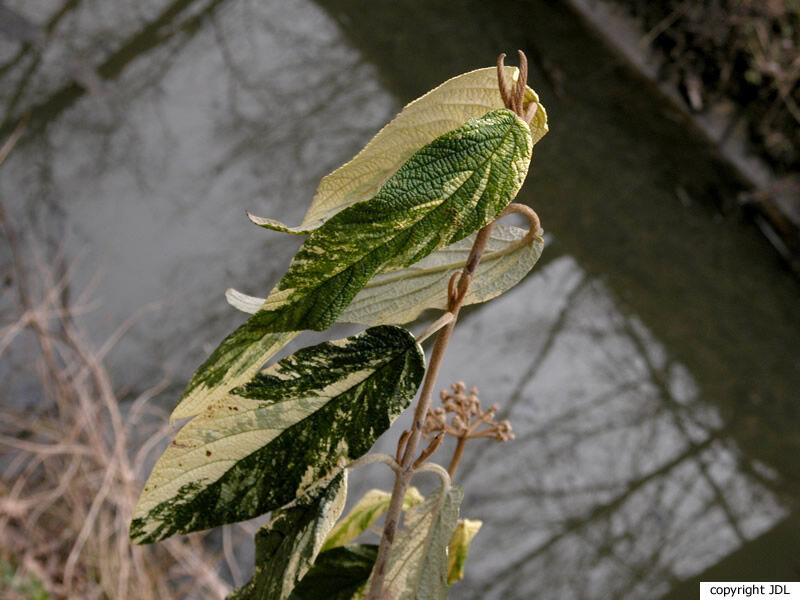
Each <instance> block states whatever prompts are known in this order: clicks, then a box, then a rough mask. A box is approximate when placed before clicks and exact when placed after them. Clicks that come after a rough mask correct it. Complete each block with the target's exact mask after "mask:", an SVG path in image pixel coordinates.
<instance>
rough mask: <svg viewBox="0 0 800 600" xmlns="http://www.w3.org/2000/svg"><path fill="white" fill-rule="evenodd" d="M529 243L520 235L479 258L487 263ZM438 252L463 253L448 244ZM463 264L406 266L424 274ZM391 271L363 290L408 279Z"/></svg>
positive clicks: (416, 273) (375, 279)
mask: <svg viewBox="0 0 800 600" xmlns="http://www.w3.org/2000/svg"><path fill="white" fill-rule="evenodd" d="M454 243H455V242H454ZM529 243H533V242H526V241H525V238H524V237H521V238H519V239H516V240H513V241H512V242H511V243H510V244H509V245H508V246H506V247H505V248H501V249H500V250H495V251H494V252H487V253H485V254H484V255H483V258H482V259H481V262H484V263H488V262H489V261H492V260H495V259H497V258H502V257H503V256H505V255H507V254H511V253H512V252H514V251H515V250H517V249H518V248H521V247H522V246H526V245H528V244H529ZM439 252H440V253H442V254H445V253H447V254H463V252H464V251H463V250H458V249H454V248H451V247H450V246H446V247H445V248H442V249H441V250H439ZM463 265H464V263H463V261H453V262H450V263H446V264H442V265H437V266H435V267H426V268H414V267H413V266H411V267H408V268H409V269H413V270H414V273H415V275H426V274H433V273H440V272H442V271H449V270H450V269H455V268H457V267H460V266H463ZM402 270H403V267H397V268H396V269H392V271H402ZM392 271H388V272H387V276H386V277H381V276H380V275H378V276H377V277H375V278H374V279H373V280H372V281H370V282H369V283H368V284H367V285H365V286H364V289H365V290H369V289H372V288H375V287H378V286H380V285H385V284H387V283H394V282H395V281H402V280H403V279H408V274H404V273H397V274H396V275H393V276H391V277H390V276H389V274H390V273H391V272H392ZM420 289H425V288H420Z"/></svg>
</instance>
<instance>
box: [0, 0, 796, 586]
mask: <svg viewBox="0 0 800 600" xmlns="http://www.w3.org/2000/svg"><path fill="white" fill-rule="evenodd" d="M6 6H7V10H11V11H13V12H14V14H15V15H17V16H19V17H22V19H23V20H21V21H14V20H13V19H12V20H11V21H6V22H7V23H10V25H9V26H7V27H4V28H3V29H2V35H3V37H0V102H2V103H3V105H4V108H5V110H4V111H3V114H4V115H6V117H5V124H4V125H3V131H4V132H5V135H8V132H9V131H10V128H12V127H13V126H15V125H16V123H17V121H18V119H19V118H21V117H22V116H23V115H25V114H27V115H29V117H28V119H29V120H28V124H27V130H26V135H25V137H24V138H23V141H22V142H21V144H20V146H18V148H17V149H16V150H15V151H14V153H13V154H12V155H11V157H10V158H9V160H8V161H7V162H6V164H4V165H3V167H2V168H1V169H0V197H2V201H3V204H4V206H5V208H6V211H7V212H8V213H9V214H10V215H11V218H12V220H13V222H14V224H15V227H16V228H17V229H18V230H19V231H20V232H23V237H24V242H25V245H26V248H27V254H26V256H28V257H29V260H30V262H31V263H32V262H33V258H34V256H39V257H41V260H42V261H43V262H51V263H52V261H53V257H55V256H58V255H62V256H65V257H66V262H67V263H69V264H72V265H76V266H75V267H74V268H75V271H74V273H73V275H72V278H71V280H70V286H69V288H68V290H67V292H66V293H68V294H69V295H70V297H71V298H73V299H74V300H75V301H76V302H78V301H82V300H81V294H83V293H84V292H85V291H86V290H87V289H88V290H89V291H90V293H89V296H88V297H90V298H92V299H94V301H95V306H94V308H93V310H91V311H89V312H87V313H86V314H85V315H84V316H82V317H81V321H82V323H83V324H84V325H85V326H86V327H87V328H88V329H89V331H90V333H91V335H92V336H93V339H94V340H95V342H96V343H97V344H98V345H99V344H101V343H102V342H103V340H105V339H106V338H107V336H108V335H110V334H111V333H112V332H113V331H115V330H116V329H117V328H118V327H119V326H120V325H121V324H122V323H123V322H125V321H126V320H127V319H129V318H130V317H131V316H132V315H138V316H137V318H136V319H135V320H134V321H133V324H132V325H131V327H130V330H129V331H128V333H127V334H126V336H125V337H123V338H122V340H121V341H119V342H118V343H117V344H116V346H115V347H114V349H113V350H112V351H111V352H110V354H109V355H108V362H109V364H110V365H111V368H112V370H113V373H114V377H115V381H116V382H117V384H118V385H119V386H120V387H121V388H123V389H125V388H127V389H130V390H133V391H136V390H141V389H143V388H146V387H149V386H150V385H152V384H153V383H155V382H156V381H158V380H160V379H161V378H162V377H164V376H167V377H168V378H170V380H171V381H173V382H174V385H173V386H172V389H171V390H170V392H169V393H168V394H165V395H164V396H163V397H161V398H160V399H159V401H160V402H162V403H164V404H165V405H170V404H171V403H173V402H174V401H175V398H176V397H177V394H178V393H179V391H180V387H181V386H182V383H183V382H184V381H185V380H186V379H187V378H188V377H189V375H190V374H191V372H192V371H193V370H194V368H195V367H196V365H197V364H199V362H200V361H201V360H202V359H203V357H204V356H205V355H206V354H207V352H209V351H210V350H211V349H213V347H214V345H215V344H216V343H217V342H218V341H219V340H220V339H221V337H222V336H224V335H225V333H227V332H228V331H229V330H231V329H232V328H233V327H235V326H236V325H237V324H238V323H239V322H241V320H242V319H243V317H242V316H241V315H238V314H236V312H235V311H234V310H233V309H231V308H230V307H228V306H227V305H226V304H225V301H224V297H223V292H224V290H225V288H227V287H229V286H233V287H236V288H238V289H241V290H243V291H245V292H248V293H253V294H261V295H265V294H266V292H267V291H268V290H269V289H270V288H271V286H272V284H273V283H274V281H275V280H276V279H277V278H278V277H279V276H280V274H281V273H282V272H283V271H284V270H285V268H286V266H287V265H288V261H289V260H290V258H291V256H292V255H293V253H294V251H295V250H296V248H297V246H298V244H299V240H297V239H295V238H290V237H286V236H282V235H280V234H277V233H272V232H266V231H264V230H261V229H259V228H257V227H255V226H253V225H250V224H249V223H248V222H247V220H246V219H245V217H244V212H245V210H251V211H253V212H255V213H257V214H262V215H265V216H273V217H277V218H280V219H281V220H283V221H285V222H288V223H296V222H299V221H300V219H301V217H302V215H303V213H304V211H305V208H306V206H307V204H308V202H309V201H310V198H311V196H312V195H313V191H314V188H315V187H316V183H317V182H318V181H319V178H320V177H321V176H323V175H324V174H326V173H327V172H329V171H330V170H332V169H334V168H335V167H337V166H338V165H339V164H341V163H343V162H344V161H346V160H347V159H349V158H350V157H351V156H352V155H353V154H354V153H355V152H356V151H357V150H358V149H359V148H360V147H361V146H362V145H363V144H364V143H365V142H366V141H367V140H368V139H369V138H370V136H371V135H373V134H374V132H375V131H377V129H379V128H380V127H381V126H382V125H383V124H384V123H385V122H386V121H387V120H388V119H389V118H391V116H392V115H393V114H394V113H396V112H397V111H398V110H399V109H400V107H401V106H402V105H403V103H405V102H406V101H408V100H410V99H412V98H414V97H416V96H417V95H419V94H420V93H422V92H424V91H426V90H428V89H430V88H431V87H433V86H434V85H437V84H438V83H440V82H441V81H443V80H444V79H446V78H448V77H451V76H453V75H456V74H458V73H460V72H463V71H466V70H469V69H472V68H477V67H481V66H488V65H491V64H493V62H494V60H495V57H496V55H497V53H498V52H499V51H506V52H509V53H510V52H513V51H514V50H515V49H516V48H522V49H524V50H525V51H526V52H527V53H528V55H529V56H530V57H531V59H532V62H533V69H532V74H531V83H532V85H533V87H535V88H536V89H537V90H538V91H539V93H540V96H541V97H542V101H543V102H544V104H545V105H546V106H547V108H548V113H549V115H550V123H551V132H550V133H549V134H548V135H547V136H546V137H545V138H544V139H543V140H542V141H541V142H540V143H539V144H538V145H537V147H536V151H535V156H534V162H533V166H532V169H531V176H530V177H529V180H528V183H527V184H526V186H525V188H524V189H523V192H522V193H521V196H520V199H521V200H522V201H524V202H527V203H529V204H530V205H531V206H534V207H535V208H536V210H537V211H538V212H539V214H540V216H541V218H542V222H543V226H544V228H545V230H546V232H547V234H548V240H549V244H548V247H547V248H546V250H545V254H544V256H543V258H542V261H541V262H540V264H539V265H538V266H537V268H536V269H535V270H534V271H533V272H532V273H531V275H530V276H529V277H528V278H526V279H525V280H524V281H523V282H522V283H521V284H520V285H519V286H518V287H517V288H516V289H515V290H514V291H513V292H511V293H509V294H507V295H506V296H504V297H502V298H500V299H498V300H496V301H494V302H492V303H490V304H487V305H486V306H484V307H481V308H477V309H474V310H469V311H466V314H465V315H464V317H463V319H462V322H461V323H460V324H459V326H458V328H457V330H456V333H455V336H454V339H453V342H452V346H451V348H450V350H449V352H448V356H447V359H446V363H445V366H444V369H443V373H442V378H441V380H440V387H446V386H447V385H448V384H449V383H450V382H451V381H454V380H457V379H464V380H466V381H467V383H468V384H469V385H477V386H478V387H479V388H480V389H481V396H482V398H483V400H484V402H486V403H491V402H498V403H499V404H500V405H501V407H502V411H503V412H504V415H505V416H507V417H508V418H509V419H510V420H511V421H512V424H513V427H514V430H515V432H516V433H517V439H516V440H515V441H514V442H512V443H509V444H505V445H503V446H500V445H496V444H494V443H493V442H477V443H476V444H475V446H474V447H473V448H469V449H468V451H467V455H466V457H465V460H464V463H463V464H462V466H461V469H460V471H459V475H458V479H459V482H460V483H462V484H463V485H464V486H465V488H466V491H467V496H466V501H465V504H464V507H463V514H464V515H465V516H467V517H469V518H478V519H481V520H483V521H484V529H483V531H482V532H481V533H480V535H479V536H478V537H477V538H476V541H475V545H474V550H473V553H472V555H471V557H470V561H469V564H468V578H467V580H466V581H465V582H462V583H461V584H459V585H458V587H454V588H453V596H454V597H458V598H509V599H514V598H519V599H527V598H532V597H542V598H586V599H594V598H625V599H636V598H643V599H644V598H655V597H659V596H661V595H665V594H668V593H670V590H673V591H672V593H673V594H676V595H675V596H674V597H676V598H677V597H681V596H680V595H678V594H681V593H683V594H686V593H687V592H686V590H687V589H689V590H691V589H696V588H692V587H691V586H692V585H694V584H692V583H691V582H692V581H693V578H696V577H701V576H703V573H704V572H707V570H708V569H712V571H708V572H709V573H715V574H716V575H717V576H718V578H725V577H728V578H731V579H737V578H740V579H742V578H743V579H747V578H754V579H757V578H761V579H771V580H790V579H793V578H797V577H798V576H800V575H798V573H800V571H793V569H800V547H798V542H797V541H796V540H797V539H798V537H800V536H794V537H793V536H792V535H786V534H785V532H786V531H793V530H795V529H796V523H797V517H796V514H797V500H798V498H799V497H800V493H799V492H798V486H797V481H798V478H799V477H800V467H798V463H797V461H796V460H795V459H794V457H795V456H796V455H797V451H798V450H800V435H799V434H800V408H798V406H800V404H799V403H798V393H797V384H798V373H800V355H798V352H797V348H798V347H800V316H798V313H797V310H796V308H797V297H798V285H797V282H796V281H795V280H794V279H793V278H792V277H791V276H790V275H789V274H788V273H787V272H786V271H785V270H784V269H782V268H781V266H780V265H779V263H778V262H777V258H776V257H775V256H774V254H773V252H772V250H771V249H770V247H769V245H768V244H767V243H766V242H765V241H764V240H762V239H761V238H760V237H759V235H758V234H757V232H756V231H755V230H754V228H753V227H752V226H751V225H750V224H749V223H748V222H746V221H744V220H743V219H742V218H741V217H740V215H739V214H738V212H737V211H736V210H735V206H736V199H737V194H738V193H739V192H741V191H742V190H743V189H744V183H743V182H742V181H740V180H739V178H738V177H737V175H736V174H735V173H734V172H732V171H731V170H730V169H729V168H728V167H726V165H725V164H724V163H723V162H722V161H721V160H720V159H719V158H718V157H717V155H716V154H715V152H714V151H713V148H711V147H709V146H708V145H707V144H706V143H705V142H704V141H703V139H702V138H701V137H699V136H698V134H697V133H696V132H694V131H693V130H692V128H691V126H690V124H688V123H687V122H685V121H684V120H683V118H682V117H681V115H680V114H679V113H678V112H676V111H675V110H674V109H673V108H672V107H671V106H670V105H669V104H668V103H667V102H666V101H665V100H664V99H663V98H661V97H660V96H659V95H658V94H657V93H656V92H655V91H654V90H653V89H652V87H650V86H649V85H648V84H647V83H646V82H644V81H641V80H639V79H638V78H637V77H635V76H634V75H632V74H631V73H630V72H629V71H628V70H627V69H626V68H625V66H624V65H623V64H621V63H620V62H619V60H618V59H617V58H616V57H615V56H614V55H613V54H612V53H610V52H609V51H608V50H607V49H606V48H605V47H604V46H603V44H602V42H601V41H600V40H598V39H595V38H594V37H593V36H592V34H591V33H589V32H588V31H587V30H586V29H585V28H584V27H583V26H582V25H581V23H580V22H579V20H578V19H576V18H575V17H574V16H573V15H572V14H570V13H569V12H568V11H566V10H565V9H563V8H559V5H558V4H555V3H550V2H545V1H534V2H527V3H519V2H515V3H511V2H505V1H503V2H495V3H479V2H465V3H445V2H441V1H439V0H433V1H429V2H424V3H420V2H411V1H410V0H406V1H397V2H391V3H390V2H372V3H368V4H365V3H361V2H356V1H354V0H353V1H348V0H345V1H344V2H335V3H334V2H328V1H327V0H320V1H319V2H317V3H311V2H307V1H297V0H295V1H292V2H258V1H255V0H227V1H223V0H216V1H212V0H206V1H201V0H179V1H174V2H166V1H163V0H151V1H150V2H147V3H142V4H137V5H136V6H124V5H122V4H119V3H111V4H109V3H99V2H88V1H84V2H81V1H76V0H69V1H67V2H65V3H64V5H63V6H62V7H60V8H58V9H57V8H55V7H54V6H53V4H52V3H51V2H45V1H42V2H31V1H25V2H22V1H19V2H9V3H7V4H6ZM1 16H2V14H0V17H1ZM4 137H5V136H4ZM34 250H35V252H34ZM6 256H7V255H6V254H3V258H2V261H3V263H4V266H6V264H5V263H6V262H7V258H6ZM11 289H12V288H11V286H10V284H9V285H6V287H5V288H4V292H5V293H4V296H3V303H4V306H8V305H9V304H10V303H11V302H13V297H12V296H11ZM153 303H155V304H153ZM139 312H141V314H139ZM7 356H8V355H7ZM25 365H26V363H25V361H24V356H14V357H13V358H9V359H8V360H6V361H5V363H4V365H3V366H2V373H3V377H4V378H6V379H7V380H8V381H11V379H16V380H19V379H20V373H22V378H23V379H24V377H25V369H26V366H25ZM12 374H14V376H13V377H12ZM8 389H14V390H15V393H19V394H22V396H23V397H22V398H19V397H15V398H14V399H12V401H16V402H20V401H22V402H34V401H35V399H36V398H35V390H34V388H31V387H29V386H25V385H21V386H17V385H13V386H12V384H11V383H9V385H8ZM17 390H21V391H19V392H17ZM25 394H28V395H27V396H25ZM401 426H402V424H401ZM396 435H397V433H396V432H392V433H391V435H390V436H389V437H388V438H386V439H384V440H383V441H382V442H381V443H380V444H381V447H382V448H384V449H389V448H391V447H392V446H393V444H394V441H393V440H394V439H396ZM440 460H441V461H445V462H446V460H447V456H446V452H444V453H443V454H442V455H441V457H440ZM373 476H374V477H376V478H377V479H378V481H379V482H381V483H382V484H383V485H384V486H386V485H388V477H387V475H386V474H385V473H382V472H380V470H379V469H378V468H377V467H370V468H369V469H365V472H364V473H357V474H356V477H355V478H354V490H355V493H354V496H355V495H356V494H357V493H358V492H359V491H363V490H365V489H366V487H367V486H368V485H371V484H373V483H374V482H373V481H368V479H370V478H371V477H373ZM773 555H774V556H779V557H782V559H781V560H776V559H769V560H766V559H764V558H759V557H767V556H773ZM742 565H745V566H744V567H743V566H742ZM713 569H717V571H713ZM726 569H727V570H726ZM748 569H749V571H748ZM687 582H688V583H687ZM681 586H689V588H683V587H681ZM681 590H683V592H681ZM689 593H691V592H689ZM683 597H686V596H685V595H684V596H683Z"/></svg>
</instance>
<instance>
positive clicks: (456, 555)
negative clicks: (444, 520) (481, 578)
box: [447, 519, 483, 584]
mask: <svg viewBox="0 0 800 600" xmlns="http://www.w3.org/2000/svg"><path fill="white" fill-rule="evenodd" d="M481 525H483V521H473V520H470V519H459V520H458V525H456V530H455V531H454V532H453V537H451V538H450V544H449V545H448V547H447V583H448V584H453V583H455V582H456V581H460V580H461V579H463V578H464V564H465V563H466V562H467V555H468V554H469V547H470V544H472V538H474V537H475V536H476V535H477V534H478V531H479V530H480V528H481Z"/></svg>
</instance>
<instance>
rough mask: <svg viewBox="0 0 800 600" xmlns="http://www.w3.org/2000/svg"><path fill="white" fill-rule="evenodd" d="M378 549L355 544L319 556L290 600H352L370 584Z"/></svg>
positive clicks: (370, 545)
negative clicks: (370, 575)
mask: <svg viewBox="0 0 800 600" xmlns="http://www.w3.org/2000/svg"><path fill="white" fill-rule="evenodd" d="M377 557H378V546H376V545H373V544H353V545H351V546H340V547H338V548H332V549H330V550H326V551H324V552H322V553H320V555H319V556H317V561H316V562H315V563H314V566H313V567H312V568H311V570H310V571H309V572H308V574H307V575H306V576H305V577H303V579H302V580H301V581H300V583H299V584H298V585H297V587H296V588H295V589H294V591H293V592H292V593H291V595H290V596H289V600H352V599H353V598H354V597H355V596H356V595H357V594H358V593H359V592H360V591H361V590H362V589H363V588H364V585H365V584H366V583H367V579H369V574H370V573H371V572H372V567H373V566H374V565H375V559H376V558H377Z"/></svg>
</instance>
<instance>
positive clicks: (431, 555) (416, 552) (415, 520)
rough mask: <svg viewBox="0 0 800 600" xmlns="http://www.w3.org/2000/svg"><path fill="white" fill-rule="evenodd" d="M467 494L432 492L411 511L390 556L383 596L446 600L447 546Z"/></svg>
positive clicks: (453, 489)
mask: <svg viewBox="0 0 800 600" xmlns="http://www.w3.org/2000/svg"><path fill="white" fill-rule="evenodd" d="M463 498H464V491H463V490H462V489H461V488H460V487H458V486H452V487H451V488H450V489H449V490H447V492H446V493H445V494H444V496H443V497H442V494H441V493H440V492H439V491H436V492H433V493H432V494H431V495H430V496H428V498H426V499H425V502H423V503H422V504H419V505H417V506H415V507H414V508H412V509H411V510H409V511H408V512H407V513H406V514H405V517H404V519H403V528H402V529H400V530H398V531H397V534H396V536H395V540H394V544H393V545H392V549H391V553H390V555H389V563H388V567H387V571H386V579H385V581H384V587H383V590H384V594H385V597H387V598H392V600H412V599H416V600H442V599H444V598H445V596H447V588H448V585H449V584H448V583H447V545H448V543H449V541H450V538H451V537H452V535H453V531H454V530H455V528H456V522H457V521H458V510H459V507H460V506H461V501H462V499H463Z"/></svg>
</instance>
